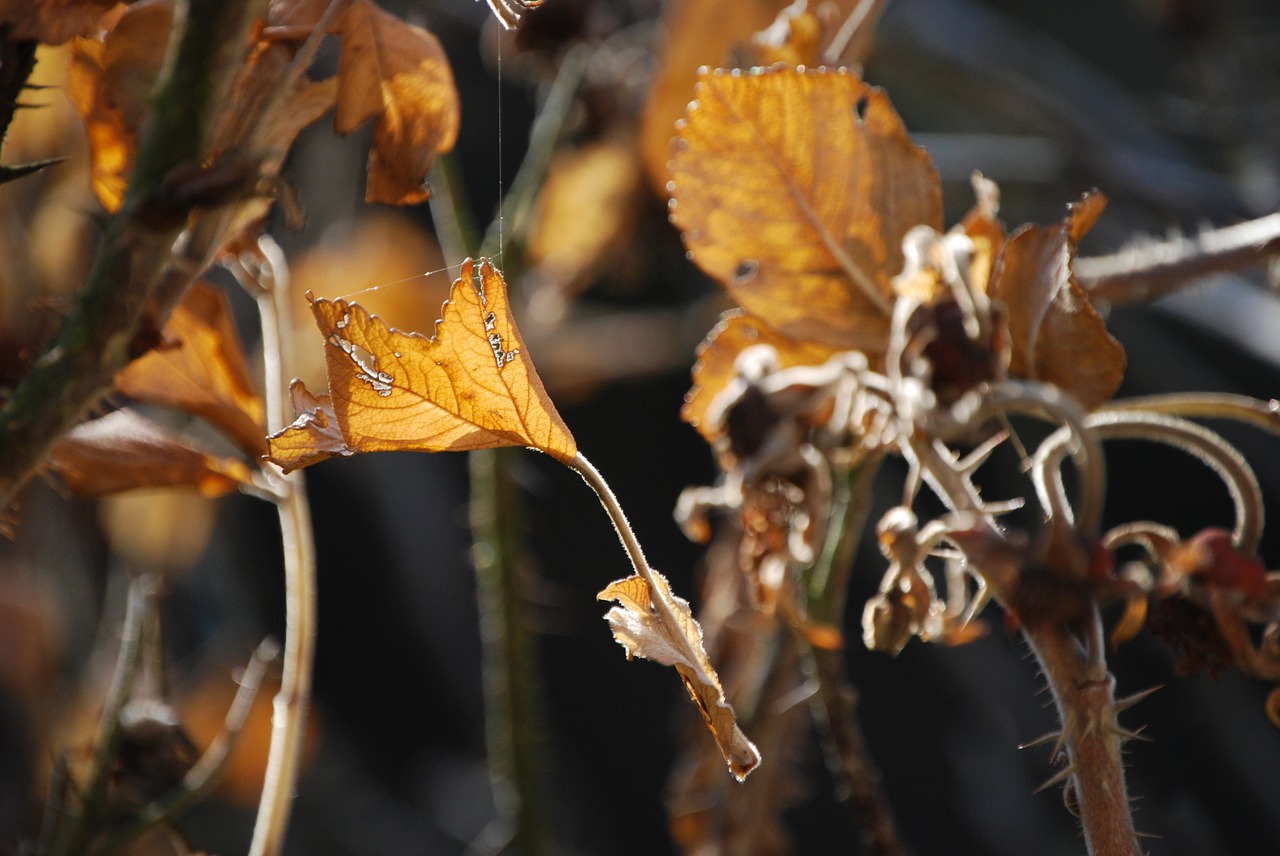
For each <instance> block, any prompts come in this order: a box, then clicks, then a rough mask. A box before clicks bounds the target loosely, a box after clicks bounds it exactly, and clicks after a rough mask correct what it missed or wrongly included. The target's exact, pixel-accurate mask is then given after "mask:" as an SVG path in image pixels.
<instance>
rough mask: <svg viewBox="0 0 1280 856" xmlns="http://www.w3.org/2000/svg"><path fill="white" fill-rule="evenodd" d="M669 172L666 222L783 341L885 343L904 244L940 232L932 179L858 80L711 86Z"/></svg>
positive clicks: (790, 74)
mask: <svg viewBox="0 0 1280 856" xmlns="http://www.w3.org/2000/svg"><path fill="white" fill-rule="evenodd" d="M674 150H675V154H674V156H673V159H672V163H671V176H672V180H671V183H670V184H669V185H668V189H669V190H670V192H671V196H672V201H671V217H672V221H673V222H674V223H675V224H676V225H677V226H678V227H679V228H680V229H681V231H682V233H683V236H684V240H685V245H686V246H687V247H688V249H689V252H690V254H691V256H692V258H693V260H694V261H695V262H697V263H698V264H699V265H700V266H701V267H702V268H703V270H705V271H707V272H708V273H709V274H711V275H712V276H714V277H715V278H717V279H719V280H720V281H721V282H722V283H724V285H725V287H726V288H727V289H728V290H729V293H730V294H731V295H732V296H733V298H734V300H735V301H737V302H738V303H739V304H740V305H741V306H742V307H743V308H744V309H746V310H747V311H748V312H750V313H751V314H753V315H755V316H757V317H758V318H761V319H762V320H764V321H765V322H766V323H768V324H769V325H770V326H771V327H773V328H775V329H776V330H778V331H779V332H781V333H783V334H785V335H787V336H791V337H792V338H796V339H805V340H811V341H815V342H820V343H822V344H826V345H830V346H833V347H836V348H841V349H851V348H857V349H859V350H863V351H865V352H867V353H870V354H875V353H879V352H882V351H883V350H884V348H885V346H886V344H887V334H888V329H889V314H890V305H891V300H892V296H893V291H892V288H891V285H890V281H891V279H892V277H893V276H894V275H895V274H897V273H898V272H899V271H900V270H901V269H902V262H903V256H902V237H903V235H905V234H906V232H907V230H909V229H910V228H911V227H913V226H917V225H920V224H925V225H928V226H932V227H933V228H935V229H939V228H940V227H941V221H942V198H941V191H940V189H939V185H938V177H937V174H936V173H935V172H934V169H933V166H932V164H931V163H930V161H929V156H928V155H927V154H926V153H925V151H924V150H923V149H921V148H919V147H918V146H916V145H915V144H913V143H912V142H911V140H910V139H909V138H908V137H907V134H906V129H905V128H904V127H903V125H902V120H901V119H899V118H898V114H897V113H896V112H894V110H893V107H892V106H891V105H890V103H889V99H888V98H887V96H885V94H884V93H883V92H882V91H881V90H879V89H875V88H873V87H870V86H867V85H866V84H865V83H863V82H862V81H861V80H859V79H858V77H856V76H855V75H853V74H850V73H846V72H843V71H828V70H825V69H818V70H813V71H805V72H800V71H794V70H787V69H776V70H772V71H764V72H759V73H756V72H753V73H750V74H738V73H737V72H734V73H732V74H730V73H725V72H715V73H713V74H712V73H709V74H705V75H704V76H703V77H702V80H701V82H700V83H699V85H698V89H697V101H696V102H695V104H693V105H691V109H690V111H689V115H688V119H687V123H686V124H685V126H684V127H683V128H682V129H681V131H680V136H679V137H678V138H677V140H676V142H675V144H674Z"/></svg>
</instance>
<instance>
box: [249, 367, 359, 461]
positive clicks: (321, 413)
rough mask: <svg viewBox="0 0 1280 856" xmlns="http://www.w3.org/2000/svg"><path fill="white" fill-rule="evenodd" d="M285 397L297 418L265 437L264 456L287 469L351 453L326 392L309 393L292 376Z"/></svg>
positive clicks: (300, 382)
mask: <svg viewBox="0 0 1280 856" xmlns="http://www.w3.org/2000/svg"><path fill="white" fill-rule="evenodd" d="M289 399H290V400H291V401H292V403H293V412H294V413H297V414H298V418H297V419H295V420H294V421H293V424H291V425H290V426H289V427H287V428H285V429H284V430H283V431H280V432H278V433H276V434H272V435H271V436H270V437H268V438H267V444H268V449H269V451H268V457H269V458H270V459H271V460H272V461H273V462H274V463H275V464H276V465H277V466H279V467H280V469H282V470H284V471H285V472H286V473H291V472H293V471H294V470H299V469H302V468H303V467H309V466H311V465H312V464H318V463H319V462H320V461H324V460H328V459H329V458H333V457H338V456H343V457H345V456H347V455H351V454H354V452H353V451H352V450H351V449H350V448H348V447H347V444H346V441H345V440H343V439H342V430H341V429H340V428H339V427H338V417H337V416H336V415H335V414H334V412H333V401H332V400H331V399H330V398H329V396H327V395H321V396H315V395H312V394H311V392H310V391H308V390H307V388H306V387H305V386H303V384H302V381H300V380H295V381H294V382H293V383H292V384H290V385H289Z"/></svg>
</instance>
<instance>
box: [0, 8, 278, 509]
mask: <svg viewBox="0 0 1280 856" xmlns="http://www.w3.org/2000/svg"><path fill="white" fill-rule="evenodd" d="M252 6H253V0H234V2H232V0H187V2H179V3H178V4H177V5H176V8H175V13H174V35H173V37H172V38H171V40H170V45H171V50H170V53H169V56H168V58H167V60H166V63H165V66H164V69H163V70H162V73H161V76H160V78H159V80H158V81H157V84H156V89H155V93H154V97H153V99H152V103H153V104H154V105H155V107H154V113H153V115H152V117H151V119H150V120H149V121H148V122H147V123H146V125H145V127H144V128H143V132H142V139H141V141H140V144H139V147H138V156H137V159H136V162H135V164H136V165H135V167H134V171H133V175H132V177H131V179H130V182H129V189H128V192H127V194H126V197H125V202H124V206H123V208H122V209H121V211H120V213H119V214H118V215H117V216H115V217H114V218H112V220H111V223H110V224H109V225H108V227H107V230H106V234H105V235H104V236H103V240H102V247H101V250H100V251H99V253H98V256H97V258H96V259H95V261H94V264H93V267H92V269H91V270H90V273H89V278H88V281H87V282H86V284H85V288H84V290H83V291H82V292H81V294H80V296H79V298H78V299H77V302H76V305H75V308H74V309H73V310H72V311H71V314H70V315H68V316H67V319H66V321H65V322H64V323H63V326H62V328H61V330H59V332H58V335H57V336H56V337H55V339H54V341H53V344H52V345H51V346H50V347H49V349H48V350H47V351H46V352H45V353H44V354H43V355H42V356H41V357H40V358H39V359H38V360H37V361H36V363H35V365H34V366H33V367H32V369H31V371H30V372H28V373H27V375H26V377H24V378H23V380H22V382H21V383H20V384H19V385H18V387H17V388H16V389H15V390H14V391H13V394H12V395H11V396H9V398H8V399H7V400H6V401H5V403H4V406H3V408H0V508H4V507H7V506H8V505H9V504H10V503H11V502H12V501H13V499H14V497H15V496H16V495H17V493H18V491H19V490H20V489H21V487H22V486H23V485H24V484H25V483H26V482H27V480H28V479H29V478H30V477H31V475H32V474H33V473H34V472H35V469H36V467H37V466H38V464H39V463H40V461H41V460H43V458H44V457H45V455H46V453H47V452H48V450H49V448H50V447H51V446H52V445H53V443H54V442H55V441H56V440H57V439H58V438H59V437H60V436H61V435H62V434H63V433H64V432H66V431H67V430H68V429H70V428H72V427H73V426H75V425H76V424H78V423H79V422H81V421H82V420H83V419H84V417H85V416H86V415H87V414H88V413H89V411H90V410H91V409H92V408H93V407H95V406H96V405H97V404H98V403H99V402H100V401H101V400H102V398H103V396H105V395H106V393H107V392H108V391H109V390H110V388H111V382H112V379H113V378H114V377H115V375H116V373H117V372H119V371H120V369H122V368H123V367H124V366H125V364H126V363H127V362H129V360H130V359H132V358H133V357H134V356H136V353H135V351H136V348H137V345H136V342H137V341H138V340H139V336H140V334H141V333H143V332H145V329H146V327H147V325H148V324H153V325H157V326H158V325H159V324H160V323H162V322H163V319H164V318H165V317H167V315H168V313H169V310H170V309H171V308H172V306H173V304H174V303H175V302H176V301H177V299H178V298H179V297H180V296H181V293H182V292H181V289H177V290H175V291H174V293H172V294H168V293H166V294H165V295H164V299H163V300H157V299H156V298H157V291H158V290H159V288H160V286H161V284H162V282H163V280H164V278H165V275H166V273H167V272H168V271H167V270H166V268H168V266H169V265H170V263H171V260H172V249H171V248H172V247H173V245H174V242H175V241H176V240H177V238H178V236H179V234H180V232H181V231H182V227H183V225H184V223H183V222H181V220H180V218H173V219H174V220H177V221H178V222H166V223H164V224H162V225H156V224H154V223H149V221H148V217H147V216H146V211H145V209H146V208H147V207H148V206H147V202H148V199H150V198H151V197H152V195H153V194H156V193H158V192H160V191H161V190H162V185H163V181H164V179H165V177H166V176H167V175H169V174H170V173H171V172H172V171H173V170H174V169H175V168H176V167H179V166H183V165H190V164H198V163H200V161H201V157H202V153H203V146H204V143H205V136H206V129H207V127H208V122H207V117H208V116H209V115H210V108H211V106H212V105H211V102H210V98H211V97H212V96H213V95H214V94H215V93H216V92H218V91H221V90H222V88H223V86H222V84H221V81H224V80H225V79H226V78H227V75H228V74H229V73H230V72H229V68H228V66H230V67H231V68H232V69H234V68H238V67H239V65H238V63H231V62H230V60H229V56H228V55H229V54H230V53H231V48H229V47H228V45H230V46H233V47H234V48H235V49H236V50H239V51H243V46H244V44H245V40H244V39H243V38H241V37H240V30H241V28H242V27H243V26H244V23H245V19H246V17H247V10H248V9H249V8H250V7H252ZM214 81H217V82H219V83H216V84H215V83H214ZM199 273H200V270H194V271H189V272H187V273H185V274H184V276H183V281H184V283H185V282H190V280H191V279H194V277H195V276H196V275H197V274H199Z"/></svg>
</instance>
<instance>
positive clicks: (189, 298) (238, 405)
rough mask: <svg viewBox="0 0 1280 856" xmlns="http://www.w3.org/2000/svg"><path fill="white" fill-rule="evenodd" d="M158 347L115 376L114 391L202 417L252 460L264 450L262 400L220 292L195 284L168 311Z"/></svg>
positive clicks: (264, 451) (225, 302) (225, 301)
mask: <svg viewBox="0 0 1280 856" xmlns="http://www.w3.org/2000/svg"><path fill="white" fill-rule="evenodd" d="M162 337H163V340H164V341H163V343H162V344H161V345H160V347H158V348H155V349H153V350H151V351H148V352H147V353H146V354H143V355H142V356H141V357H139V358H138V359H136V360H134V361H133V362H131V363H130V364H129V365H128V366H126V367H125V369H124V371H122V372H121V373H120V374H119V375H117V376H116V384H115V385H116V389H118V390H119V391H120V392H122V393H124V394H125V395H127V396H129V397H130V398H135V399H137V400H138V401H143V402H146V403H147V404H158V405H161V406H164V407H175V408H178V409H179V410H185V411H187V412H188V413H193V414H195V415H197V416H200V417H202V418H203V419H205V420H207V421H208V422H209V423H210V424H212V425H214V426H215V427H217V428H219V429H220V430H221V431H222V432H223V433H225V434H226V435H227V436H228V437H229V438H231V439H232V440H234V441H235V442H236V444H237V445H239V446H240V448H242V449H244V450H245V452H247V453H248V454H249V455H251V456H252V457H254V458H258V457H261V456H262V455H264V454H266V451H267V448H266V441H265V440H264V435H265V434H266V429H265V428H264V422H263V420H264V418H265V417H264V409H263V404H262V399H260V398H259V397H258V393H257V391H256V390H255V388H254V384H253V381H252V380H251V379H250V377H249V371H248V368H247V367H246V366H245V359H244V355H243V352H242V350H241V347H240V339H239V337H238V336H237V335H236V330H235V325H234V324H233V323H232V321H231V313H230V307H228V305H227V299H226V297H225V296H224V295H223V294H222V292H220V291H218V290H217V289H215V288H213V287H211V286H208V285H204V284H196V285H195V286H193V287H192V288H191V289H190V290H189V291H188V292H187V295H186V297H184V298H183V300H182V303H181V304H179V305H178V307H177V308H176V309H174V311H173V314H172V315H171V316H170V317H169V322H168V323H167V324H166V325H165V328H164V332H163V334H162Z"/></svg>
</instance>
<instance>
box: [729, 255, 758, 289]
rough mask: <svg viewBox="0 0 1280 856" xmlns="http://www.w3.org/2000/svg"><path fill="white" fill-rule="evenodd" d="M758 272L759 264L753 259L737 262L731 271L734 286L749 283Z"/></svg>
mask: <svg viewBox="0 0 1280 856" xmlns="http://www.w3.org/2000/svg"><path fill="white" fill-rule="evenodd" d="M759 270H760V263H759V262H758V261H756V260H755V259H743V260H742V261H740V262H738V266H737V267H736V268H734V269H733V283H734V285H742V284H744V283H747V282H750V281H751V280H752V279H754V278H755V275H756V274H757V273H758V272H759Z"/></svg>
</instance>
